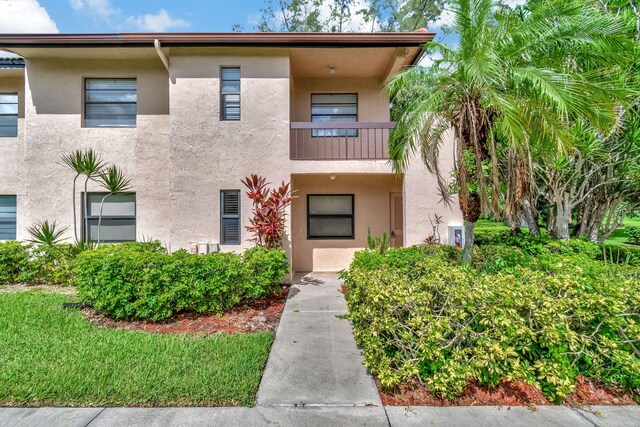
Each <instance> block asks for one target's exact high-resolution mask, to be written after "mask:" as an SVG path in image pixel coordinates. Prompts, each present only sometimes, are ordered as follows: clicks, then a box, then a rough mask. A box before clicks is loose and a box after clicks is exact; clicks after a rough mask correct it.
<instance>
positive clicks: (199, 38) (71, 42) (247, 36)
mask: <svg viewBox="0 0 640 427" xmlns="http://www.w3.org/2000/svg"><path fill="white" fill-rule="evenodd" d="M434 36H435V33H431V32H427V31H424V30H423V31H416V32H411V33H121V34H0V49H3V48H5V49H10V48H30V47H57V48H60V47H152V46H153V42H154V40H156V39H158V40H159V41H160V43H161V44H162V46H166V47H177V46H248V47H420V46H422V45H424V44H425V43H427V42H430V41H431V40H433V38H434Z"/></svg>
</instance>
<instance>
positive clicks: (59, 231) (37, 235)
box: [27, 220, 68, 246]
mask: <svg viewBox="0 0 640 427" xmlns="http://www.w3.org/2000/svg"><path fill="white" fill-rule="evenodd" d="M67 229H68V227H59V226H58V223H57V222H56V221H53V222H49V221H48V220H44V221H39V222H36V223H35V224H33V225H31V226H30V227H28V228H27V231H28V232H29V235H30V236H31V239H29V242H31V243H36V244H38V245H43V246H53V245H55V244H57V243H60V241H61V240H62V236H63V235H64V233H65V232H66V231H67Z"/></svg>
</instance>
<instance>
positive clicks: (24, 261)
mask: <svg viewBox="0 0 640 427" xmlns="http://www.w3.org/2000/svg"><path fill="white" fill-rule="evenodd" d="M32 246H33V245H31V244H24V245H23V244H22V243H20V242H16V241H7V242H3V243H0V284H11V283H22V282H31V281H32V280H33V276H34V275H33V272H32V271H31V268H30V259H31V248H32Z"/></svg>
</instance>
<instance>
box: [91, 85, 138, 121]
mask: <svg viewBox="0 0 640 427" xmlns="http://www.w3.org/2000/svg"><path fill="white" fill-rule="evenodd" d="M84 83H85V94H84V125H85V127H135V126H136V112H137V100H138V96H137V89H136V79H86V80H85V81H84Z"/></svg>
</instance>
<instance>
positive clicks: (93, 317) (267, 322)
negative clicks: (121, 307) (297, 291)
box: [83, 286, 289, 335]
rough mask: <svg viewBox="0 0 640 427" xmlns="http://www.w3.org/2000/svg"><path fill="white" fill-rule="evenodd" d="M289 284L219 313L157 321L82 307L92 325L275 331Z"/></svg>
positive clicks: (170, 331)
mask: <svg viewBox="0 0 640 427" xmlns="http://www.w3.org/2000/svg"><path fill="white" fill-rule="evenodd" d="M288 292H289V286H282V288H281V289H280V290H279V291H278V292H277V293H275V294H273V295H271V296H268V297H266V298H263V299H261V300H258V301H252V302H249V303H247V304H244V305H241V306H238V307H236V308H234V309H233V310H231V311H229V312H227V313H225V314H224V315H222V316H221V317H218V316H215V315H213V314H198V313H179V314H177V315H176V316H174V317H172V318H170V319H167V320H163V321H160V322H149V321H126V320H114V319H111V318H109V317H106V316H103V315H101V314H100V313H98V312H96V311H95V310H93V309H91V308H85V309H84V310H83V313H84V315H85V316H86V317H87V319H88V320H89V321H90V322H91V323H93V324H94V325H97V326H100V327H105V328H117V329H123V330H129V331H144V332H150V333H156V334H202V335H211V334H235V333H238V332H261V331H272V332H273V331H275V330H276V329H277V328H278V323H279V322H280V316H281V315H282V311H283V309H284V303H285V301H286V299H287V293H288Z"/></svg>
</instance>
